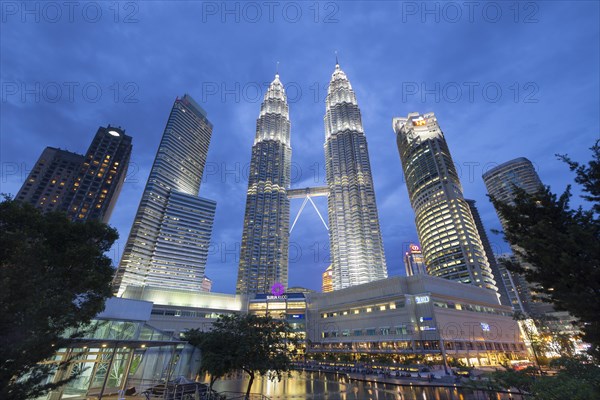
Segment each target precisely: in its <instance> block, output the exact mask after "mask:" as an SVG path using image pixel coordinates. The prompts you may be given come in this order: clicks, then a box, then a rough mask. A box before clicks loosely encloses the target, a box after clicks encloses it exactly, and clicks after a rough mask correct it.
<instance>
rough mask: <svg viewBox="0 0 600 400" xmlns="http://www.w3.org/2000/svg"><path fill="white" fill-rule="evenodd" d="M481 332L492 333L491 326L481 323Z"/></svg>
mask: <svg viewBox="0 0 600 400" xmlns="http://www.w3.org/2000/svg"><path fill="white" fill-rule="evenodd" d="M481 330H482V331H484V332H489V331H490V325H489V324H486V323H485V322H482V323H481Z"/></svg>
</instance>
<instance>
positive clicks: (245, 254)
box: [236, 55, 387, 294]
mask: <svg viewBox="0 0 600 400" xmlns="http://www.w3.org/2000/svg"><path fill="white" fill-rule="evenodd" d="M324 123H325V162H326V176H327V189H328V217H329V227H330V228H329V240H330V248H331V262H332V270H333V287H334V290H339V289H343V288H345V287H349V286H354V285H359V284H363V283H367V282H371V281H374V280H379V279H385V278H386V277H387V267H386V262H385V255H384V251H383V242H382V239H381V230H380V227H379V217H378V213H377V205H376V202H375V191H374V189H373V179H372V177H371V164H370V161H369V153H368V148H367V141H366V138H365V135H364V130H363V126H362V121H361V114H360V109H359V108H358V103H357V101H356V95H355V94H354V91H353V90H352V86H351V85H350V81H349V80H348V78H347V77H346V74H345V73H344V71H342V70H341V68H340V65H339V62H338V59H337V55H336V66H335V70H334V72H333V74H332V76H331V81H330V83H329V88H328V92H327V98H326V109H325V117H324ZM291 155H292V149H291V142H290V119H289V108H288V104H287V97H286V94H285V89H284V86H283V84H282V83H281V81H280V79H279V71H278V70H277V72H276V74H275V79H274V80H273V82H271V84H270V86H269V88H268V90H267V92H266V93H265V97H264V101H263V103H262V105H261V109H260V114H259V117H258V119H257V121H256V136H255V140H254V145H253V146H252V157H251V161H250V175H249V179H248V192H247V199H246V210H245V215H244V227H243V233H242V244H241V254H240V265H239V270H238V279H237V285H236V292H237V293H240V294H249V293H269V292H271V288H272V287H279V286H280V285H282V286H283V287H285V288H287V286H288V245H289V230H290V229H289V223H290V200H289V198H288V192H287V191H288V189H290V183H291Z"/></svg>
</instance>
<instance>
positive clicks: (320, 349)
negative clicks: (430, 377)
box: [124, 275, 527, 365]
mask: <svg viewBox="0 0 600 400" xmlns="http://www.w3.org/2000/svg"><path fill="white" fill-rule="evenodd" d="M124 296H125V297H129V298H132V299H137V300H144V301H149V302H152V303H154V305H153V308H152V312H151V317H150V320H149V322H148V323H149V324H150V325H152V326H154V327H156V328H157V329H160V330H161V331H163V332H167V333H169V334H171V335H173V336H174V337H176V338H180V336H181V335H182V334H183V332H185V331H186V330H188V329H192V328H199V329H201V330H208V329H210V326H211V325H212V323H213V322H214V321H215V320H216V318H217V317H218V316H219V315H221V314H229V315H230V314H234V313H246V312H249V313H252V314H256V315H266V314H269V315H271V316H274V317H276V318H282V319H286V320H287V321H288V322H289V323H290V324H291V326H292V328H293V329H294V331H296V332H298V334H299V335H300V337H301V338H302V339H306V357H307V359H310V357H313V358H315V357H316V358H320V357H327V356H329V358H331V356H333V357H336V356H341V355H342V354H345V355H346V356H345V357H344V358H345V359H351V360H354V361H358V360H368V359H369V358H371V359H374V358H375V356H377V355H387V356H389V358H391V359H393V360H394V361H397V362H402V361H403V360H404V359H405V358H406V357H407V356H414V355H422V356H425V357H426V358H428V359H430V360H439V361H441V360H442V359H443V357H446V358H448V359H458V360H461V361H462V362H463V363H465V364H467V365H497V364H500V363H501V362H503V361H504V360H514V359H524V358H526V357H527V350H526V347H525V344H524V342H523V338H522V335H521V332H520V330H519V325H518V324H517V322H516V321H515V320H513V318H512V310H511V308H510V307H508V306H502V305H500V304H498V300H497V296H496V294H495V293H494V292H493V291H491V290H489V289H485V288H479V287H476V286H473V285H466V284H462V283H457V282H452V281H448V280H447V279H442V278H436V277H433V276H429V275H415V276H410V277H405V276H396V277H391V278H387V279H382V280H379V281H375V282H370V283H366V284H363V285H357V286H353V287H349V288H346V289H341V290H336V291H334V292H331V293H314V292H308V291H307V292H306V293H302V292H294V293H289V292H287V293H284V294H281V295H273V294H256V295H251V297H249V298H248V297H245V296H242V295H232V294H218V293H200V292H189V291H185V290H181V291H174V290H161V289H155V288H151V287H129V288H128V289H127V291H126V293H125V294H124Z"/></svg>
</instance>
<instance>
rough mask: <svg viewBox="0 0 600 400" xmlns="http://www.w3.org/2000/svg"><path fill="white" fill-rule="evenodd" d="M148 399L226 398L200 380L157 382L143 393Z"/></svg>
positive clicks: (191, 399)
mask: <svg viewBox="0 0 600 400" xmlns="http://www.w3.org/2000/svg"><path fill="white" fill-rule="evenodd" d="M141 394H142V395H143V396H144V398H145V399H146V400H159V399H160V400H224V399H225V397H224V396H223V395H220V394H219V393H217V392H215V391H214V390H213V391H212V392H209V391H208V388H207V386H206V385H205V384H203V383H200V382H193V383H184V384H173V383H169V384H167V386H165V385H164V383H160V384H157V385H155V386H153V387H151V388H148V389H146V390H145V391H143V392H142V393H141Z"/></svg>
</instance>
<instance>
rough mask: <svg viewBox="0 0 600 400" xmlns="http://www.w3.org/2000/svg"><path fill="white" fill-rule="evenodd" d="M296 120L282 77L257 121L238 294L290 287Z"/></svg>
mask: <svg viewBox="0 0 600 400" xmlns="http://www.w3.org/2000/svg"><path fill="white" fill-rule="evenodd" d="M291 158H292V148H291V146H290V119H289V109H288V104H287V98H286V94H285V89H284V88H283V84H282V83H281V81H280V80H279V74H276V75H275V79H274V80H273V82H271V85H270V86H269V89H268V90H267V93H265V98H264V101H263V103H262V105H261V108H260V114H259V116H258V119H257V121H256V137H255V139H254V145H253V146H252V158H251V161H250V175H249V178H248V192H247V198H246V212H245V215H244V228H243V233H242V246H241V253H240V265H239V269H238V279H237V285H236V293H238V294H247V293H269V292H270V289H271V287H272V286H273V284H274V283H280V284H282V285H283V286H284V287H286V288H287V284H288V242H289V224H290V201H289V199H288V196H287V191H286V190H287V189H288V188H289V187H290V181H291Z"/></svg>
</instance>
